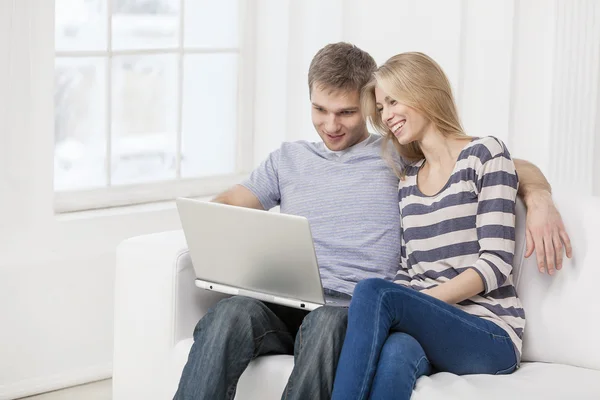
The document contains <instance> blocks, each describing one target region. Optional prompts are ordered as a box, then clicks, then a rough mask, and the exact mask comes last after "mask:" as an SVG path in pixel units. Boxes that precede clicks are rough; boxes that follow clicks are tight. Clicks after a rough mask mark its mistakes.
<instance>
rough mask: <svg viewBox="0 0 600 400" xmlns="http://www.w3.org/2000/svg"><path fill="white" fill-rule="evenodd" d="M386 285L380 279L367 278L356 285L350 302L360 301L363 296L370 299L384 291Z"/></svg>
mask: <svg viewBox="0 0 600 400" xmlns="http://www.w3.org/2000/svg"><path fill="white" fill-rule="evenodd" d="M387 283H388V282H387V281H385V280H384V279H380V278H369V279H365V280H363V281H360V282H358V283H357V284H356V287H355V288H354V294H353V295H352V300H353V301H354V300H355V299H357V298H358V299H360V298H362V297H364V296H366V297H371V296H373V295H375V294H377V293H378V292H379V291H381V290H382V289H384V288H385V287H386V284H387Z"/></svg>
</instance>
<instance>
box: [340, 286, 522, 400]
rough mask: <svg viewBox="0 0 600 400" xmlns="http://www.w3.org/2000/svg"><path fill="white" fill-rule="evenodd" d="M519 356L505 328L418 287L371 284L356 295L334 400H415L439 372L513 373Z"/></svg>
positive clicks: (349, 319) (352, 304)
mask: <svg viewBox="0 0 600 400" xmlns="http://www.w3.org/2000/svg"><path fill="white" fill-rule="evenodd" d="M516 366H517V357H516V354H515V348H514V346H513V343H512V341H511V339H510V337H509V336H508V334H507V333H506V331H504V329H502V328H500V327H499V326H498V325H496V324H494V323H493V322H490V321H487V320H485V319H483V318H480V317H477V316H473V315H471V314H469V313H466V312H464V311H462V310H459V309H458V308H456V307H454V306H452V305H450V304H447V303H444V302H443V301H440V300H438V299H436V298H433V297H431V296H428V295H426V294H424V293H420V292H418V291H416V290H413V289H410V288H407V287H404V286H401V285H398V284H395V283H393V282H389V281H384V280H382V279H367V280H365V281H362V282H360V283H359V284H358V285H357V286H356V289H355V291H354V295H353V298H352V302H351V304H350V310H349V314H348V330H347V331H346V339H345V341H344V345H343V348H342V354H341V356H340V360H339V363H338V369H337V372H336V376H335V382H334V388H333V399H334V400H335V399H340V400H347V399H353V400H358V399H366V398H372V399H410V396H411V394H412V390H413V388H414V385H415V382H416V380H417V378H419V377H420V376H422V375H430V374H431V373H432V369H434V370H436V371H445V372H451V373H454V374H457V375H464V374H508V373H511V372H513V371H514V370H515V368H516Z"/></svg>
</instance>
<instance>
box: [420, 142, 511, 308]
mask: <svg viewBox="0 0 600 400" xmlns="http://www.w3.org/2000/svg"><path fill="white" fill-rule="evenodd" d="M497 146H499V148H496V149H495V151H494V152H493V153H492V154H488V155H483V156H481V158H480V161H481V163H480V164H479V166H478V167H476V166H474V170H475V176H474V177H473V180H474V183H475V187H476V193H477V216H476V227H477V241H478V244H479V258H478V259H477V261H475V262H474V263H473V264H472V265H469V266H466V267H464V268H460V269H459V271H460V274H459V275H458V276H456V277H454V278H452V279H450V280H449V281H447V282H445V283H442V284H441V285H439V286H437V287H434V288H431V289H427V290H426V291H424V293H426V294H429V295H430V296H433V297H436V298H438V299H440V300H442V301H445V302H447V303H451V304H454V303H459V302H461V301H463V300H466V299H468V298H470V297H473V296H475V295H476V294H480V293H485V294H487V293H489V292H491V291H493V290H495V289H497V288H498V287H500V286H502V285H503V284H504V282H505V281H506V279H507V278H508V277H509V276H510V274H511V272H512V262H513V257H514V251H515V200H516V198H517V188H518V186H519V184H518V180H517V175H516V173H515V166H514V163H513V161H512V160H511V158H510V154H509V152H508V150H506V148H505V147H504V145H503V144H502V143H501V142H499V141H498V143H497ZM497 146H496V144H495V143H494V146H492V145H490V148H495V147H497ZM486 158H487V159H486ZM461 270H462V271H461Z"/></svg>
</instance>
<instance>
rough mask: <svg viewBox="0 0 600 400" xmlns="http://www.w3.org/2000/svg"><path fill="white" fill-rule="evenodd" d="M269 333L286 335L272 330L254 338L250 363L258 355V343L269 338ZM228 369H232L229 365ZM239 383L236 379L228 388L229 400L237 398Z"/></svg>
mask: <svg viewBox="0 0 600 400" xmlns="http://www.w3.org/2000/svg"><path fill="white" fill-rule="evenodd" d="M269 333H285V332H284V331H280V330H270V331H266V332H265V333H263V334H262V335H260V336H259V337H257V338H254V343H255V345H254V351H253V352H252V357H251V358H250V361H252V360H254V359H255V358H256V353H257V348H258V346H257V345H256V342H257V341H261V340H263V339H264V337H265V336H267V335H268V334H269ZM228 368H231V365H229V367H228ZM238 382H239V378H238V379H236V380H235V381H234V382H232V383H231V385H229V387H228V388H227V400H231V399H233V396H235V390H234V389H235V387H237V384H238Z"/></svg>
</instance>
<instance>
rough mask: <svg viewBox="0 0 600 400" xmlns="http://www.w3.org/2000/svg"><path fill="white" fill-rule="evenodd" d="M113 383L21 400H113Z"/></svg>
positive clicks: (103, 382)
mask: <svg viewBox="0 0 600 400" xmlns="http://www.w3.org/2000/svg"><path fill="white" fill-rule="evenodd" d="M111 399H112V381H111V380H110V379H108V380H105V381H99V382H93V383H88V384H86V385H81V386H75V387H72V388H68V389H63V390H57V391H56V392H49V393H44V394H38V395H36V396H31V397H24V398H22V399H21V400H111Z"/></svg>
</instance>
